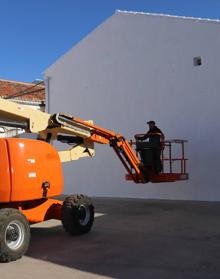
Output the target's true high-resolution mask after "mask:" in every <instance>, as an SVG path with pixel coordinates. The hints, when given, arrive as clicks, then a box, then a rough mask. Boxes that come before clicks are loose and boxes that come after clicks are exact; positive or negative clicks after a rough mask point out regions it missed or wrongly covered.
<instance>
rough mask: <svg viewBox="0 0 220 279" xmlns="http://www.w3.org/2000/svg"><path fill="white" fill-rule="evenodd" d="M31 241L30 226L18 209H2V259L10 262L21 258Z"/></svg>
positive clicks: (0, 249) (0, 243) (0, 241)
mask: <svg viewBox="0 0 220 279" xmlns="http://www.w3.org/2000/svg"><path fill="white" fill-rule="evenodd" d="M29 243H30V226H29V222H28V220H27V219H26V217H25V216H24V215H23V214H22V213H21V212H20V211H19V210H17V209H14V208H3V209H0V261H1V262H10V261H16V260H17V259H19V258H21V257H22V256H23V255H24V254H25V252H26V251H27V249H28V247H29Z"/></svg>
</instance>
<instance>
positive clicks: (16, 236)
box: [5, 220, 24, 250]
mask: <svg viewBox="0 0 220 279" xmlns="http://www.w3.org/2000/svg"><path fill="white" fill-rule="evenodd" d="M23 241H24V227H23V225H22V223H21V222H19V221H18V220H16V221H12V222H11V223H9V224H8V226H7V228H6V231H5V243H6V245H7V246H8V248H10V249H11V250H17V249H19V248H20V247H21V245H22V243H23Z"/></svg>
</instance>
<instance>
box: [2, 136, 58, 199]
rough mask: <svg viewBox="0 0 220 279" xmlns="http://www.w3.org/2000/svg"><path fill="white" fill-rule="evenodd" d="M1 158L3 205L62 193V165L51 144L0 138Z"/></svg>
mask: <svg viewBox="0 0 220 279" xmlns="http://www.w3.org/2000/svg"><path fill="white" fill-rule="evenodd" d="M0 156H1V159H0V203H11V202H25V201H32V200H38V199H45V198H48V197H52V196H56V195H60V194H61V193H62V190H63V175H62V166H61V162H60V159H59V155H58V152H57V151H56V150H55V149H54V148H53V146H51V145H50V144H48V143H46V142H43V141H37V140H31V139H20V138H19V139H18V138H4V139H0Z"/></svg>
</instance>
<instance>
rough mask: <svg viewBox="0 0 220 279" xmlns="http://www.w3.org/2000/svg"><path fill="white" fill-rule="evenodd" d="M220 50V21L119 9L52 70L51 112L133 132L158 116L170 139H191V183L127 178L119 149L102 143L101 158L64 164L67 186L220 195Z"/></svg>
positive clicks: (156, 194)
mask: <svg viewBox="0 0 220 279" xmlns="http://www.w3.org/2000/svg"><path fill="white" fill-rule="evenodd" d="M219 52H220V23H219V22H209V21H206V20H193V19H181V18H172V17H167V16H155V15H144V14H132V13H119V12H118V13H116V14H115V15H113V16H112V17H110V18H109V19H108V20H107V21H106V22H104V23H103V24H102V25H100V26H99V27H98V28H97V29H96V30H95V31H94V32H92V33H91V34H89V35H88V36H87V37H86V38H85V39H84V40H83V41H82V42H80V43H79V44H78V45H77V46H75V47H74V48H73V49H71V50H70V51H69V52H68V53H67V54H65V55H64V56H63V57H61V58H60V59H59V60H58V61H57V62H56V63H54V64H53V65H52V66H51V67H50V68H49V69H47V70H46V72H45V75H46V78H49V87H48V88H49V92H48V94H49V97H48V98H49V100H48V102H49V107H50V112H58V111H64V112H69V113H72V114H73V115H74V116H78V117H81V118H83V119H93V120H94V121H95V122H96V123H97V124H99V125H102V126H103V127H105V128H108V129H112V130H115V131H118V132H120V133H122V134H123V135H124V136H125V137H127V138H128V139H130V138H132V137H133V135H134V134H135V133H138V132H144V131H145V129H146V128H147V127H146V126H145V121H146V120H149V119H154V120H156V121H157V123H158V126H159V127H160V128H161V129H162V130H163V131H164V133H165V134H166V137H167V138H184V139H188V140H189V144H188V157H189V159H190V161H189V168H188V170H189V173H190V180H189V181H188V182H178V183H170V184H151V183H149V184H145V185H136V184H134V183H132V182H125V181H124V173H125V172H124V169H123V166H122V165H121V163H120V162H119V160H118V159H117V157H116V156H115V154H114V153H113V151H112V150H111V149H110V148H109V147H108V146H97V155H96V157H95V158H92V159H82V160H79V161H77V162H75V163H71V164H70V165H68V166H66V167H65V168H64V170H65V176H66V186H65V191H66V193H70V192H84V193H87V194H89V195H96V196H123V197H124V196H126V197H140V198H142V197H148V198H165V199H190V200H220V183H219V169H220V156H219V149H220V148H219V147H220V144H219V135H220V124H219V118H220V74H219V65H220V55H219ZM196 56H201V57H202V66H198V67H194V66H193V57H196Z"/></svg>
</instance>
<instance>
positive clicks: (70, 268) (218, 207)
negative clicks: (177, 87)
mask: <svg viewBox="0 0 220 279" xmlns="http://www.w3.org/2000/svg"><path fill="white" fill-rule="evenodd" d="M94 204H95V206H96V212H97V216H96V220H95V224H94V227H93V230H92V231H91V233H89V234H87V235H83V236H80V237H72V236H70V235H68V234H66V233H65V232H64V231H63V228H62V227H61V225H60V223H59V222H58V221H54V220H53V221H49V222H45V223H42V224H38V225H34V226H33V227H32V229H31V231H32V239H31V244H30V248H29V251H28V253H27V255H26V256H24V257H23V258H22V259H21V260H18V261H16V262H12V263H7V264H3V263H1V264H0V278H1V279H13V278H22V279H26V278H28V279H29V278H31V279H35V278H37V279H39V278H48V279H50V278H62V279H65V278H68V279H71V278H77V279H78V278H79V279H81V278H89V279H92V278H126V279H129V278H136V279H139V278H149V279H154V278H157V279H158V278H159V279H160V278H161V279H165V278H168V279H172V278H178V279H181V278H184V279H186V278H188V279H193V278H199V279H202V278H204V279H209V278H210V279H215V278H220V218H219V216H220V203H206V202H175V201H152V200H134V199H104V198H96V199H94Z"/></svg>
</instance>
